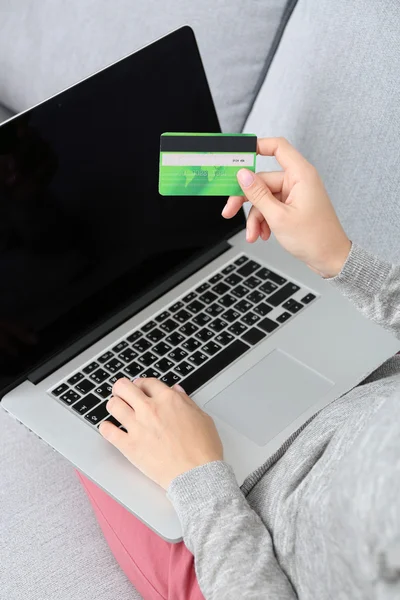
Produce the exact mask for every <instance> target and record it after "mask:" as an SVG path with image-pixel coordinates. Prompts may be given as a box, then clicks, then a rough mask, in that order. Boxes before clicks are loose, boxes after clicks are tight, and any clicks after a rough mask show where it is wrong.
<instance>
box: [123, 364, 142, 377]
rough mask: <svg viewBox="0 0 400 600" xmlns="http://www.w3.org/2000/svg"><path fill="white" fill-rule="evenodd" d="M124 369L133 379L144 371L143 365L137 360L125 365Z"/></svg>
mask: <svg viewBox="0 0 400 600" xmlns="http://www.w3.org/2000/svg"><path fill="white" fill-rule="evenodd" d="M124 371H125V373H126V374H127V375H128V376H129V377H130V378H131V379H134V378H135V377H139V374H140V373H141V372H142V371H143V366H142V365H139V363H137V362H133V363H132V364H130V365H128V366H127V367H125V369H124Z"/></svg>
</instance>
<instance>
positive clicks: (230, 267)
mask: <svg viewBox="0 0 400 600" xmlns="http://www.w3.org/2000/svg"><path fill="white" fill-rule="evenodd" d="M234 270H235V265H234V264H231V265H228V266H227V267H225V269H222V271H221V272H222V274H223V275H229V273H231V272H232V271H234Z"/></svg>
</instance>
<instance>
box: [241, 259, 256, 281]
mask: <svg viewBox="0 0 400 600" xmlns="http://www.w3.org/2000/svg"><path fill="white" fill-rule="evenodd" d="M260 267H261V265H259V264H258V263H256V261H255V260H248V261H247V262H246V263H245V264H244V265H243V266H242V267H240V269H238V270H237V273H238V274H239V275H241V276H242V277H248V276H249V275H251V274H252V273H254V271H257V269H259V268H260Z"/></svg>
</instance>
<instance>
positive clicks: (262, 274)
mask: <svg viewBox="0 0 400 600" xmlns="http://www.w3.org/2000/svg"><path fill="white" fill-rule="evenodd" d="M270 272H271V271H270V270H269V269H266V268H265V267H262V269H260V270H259V271H257V273H255V276H256V277H259V278H260V279H268V277H269V274H270Z"/></svg>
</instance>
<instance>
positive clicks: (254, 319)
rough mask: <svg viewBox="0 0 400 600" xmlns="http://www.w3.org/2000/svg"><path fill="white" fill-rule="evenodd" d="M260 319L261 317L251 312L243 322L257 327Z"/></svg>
mask: <svg viewBox="0 0 400 600" xmlns="http://www.w3.org/2000/svg"><path fill="white" fill-rule="evenodd" d="M260 318H261V317H260V316H259V315H256V314H255V313H253V312H249V313H247V315H245V316H244V317H243V319H242V321H243V323H246V325H249V326H251V325H255V324H256V323H257V321H259V320H260Z"/></svg>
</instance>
